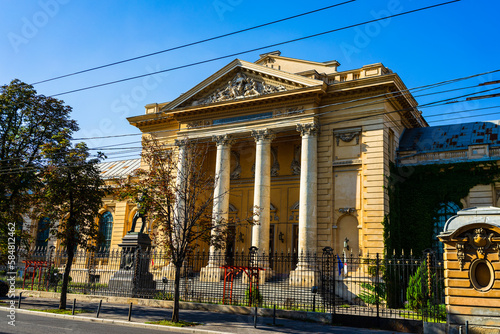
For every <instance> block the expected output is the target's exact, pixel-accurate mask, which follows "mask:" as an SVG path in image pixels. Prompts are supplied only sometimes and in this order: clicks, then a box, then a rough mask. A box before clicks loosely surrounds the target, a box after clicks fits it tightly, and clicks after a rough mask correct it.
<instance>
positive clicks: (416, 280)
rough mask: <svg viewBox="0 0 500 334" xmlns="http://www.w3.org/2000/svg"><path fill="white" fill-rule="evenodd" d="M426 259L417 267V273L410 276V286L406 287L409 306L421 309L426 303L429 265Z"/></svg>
mask: <svg viewBox="0 0 500 334" xmlns="http://www.w3.org/2000/svg"><path fill="white" fill-rule="evenodd" d="M425 263H426V262H425V261H424V262H422V264H421V265H420V266H419V267H418V268H417V271H416V272H415V274H413V275H412V276H411V277H410V282H409V283H408V288H407V289H406V298H407V301H408V304H407V308H408V309H410V310H413V311H419V310H422V309H423V308H424V305H426V294H427V288H426V287H427V283H426V281H427V267H426V265H425Z"/></svg>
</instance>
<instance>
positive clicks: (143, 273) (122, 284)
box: [108, 232, 156, 297]
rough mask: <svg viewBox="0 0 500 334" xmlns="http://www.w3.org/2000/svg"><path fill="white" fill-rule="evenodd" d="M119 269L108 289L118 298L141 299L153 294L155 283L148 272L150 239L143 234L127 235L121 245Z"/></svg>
mask: <svg viewBox="0 0 500 334" xmlns="http://www.w3.org/2000/svg"><path fill="white" fill-rule="evenodd" d="M118 246H120V247H121V248H122V251H121V259H120V269H119V270H118V271H117V272H116V273H115V274H114V275H113V277H111V278H110V280H109V285H108V287H109V289H110V290H111V291H112V292H113V293H116V294H117V295H120V296H129V297H141V296H147V295H150V294H151V293H154V291H155V290H156V283H155V281H154V280H153V275H152V274H151V273H150V272H149V263H150V261H151V259H150V256H149V254H150V253H149V251H150V249H151V239H150V238H149V236H148V235H147V234H143V233H135V232H132V233H127V234H126V235H125V236H124V237H123V239H122V243H121V244H119V245H118Z"/></svg>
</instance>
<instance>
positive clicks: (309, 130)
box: [296, 122, 319, 137]
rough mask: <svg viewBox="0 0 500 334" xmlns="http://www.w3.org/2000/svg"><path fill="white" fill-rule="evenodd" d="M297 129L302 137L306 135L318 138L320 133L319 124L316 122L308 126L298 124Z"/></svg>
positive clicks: (307, 124)
mask: <svg viewBox="0 0 500 334" xmlns="http://www.w3.org/2000/svg"><path fill="white" fill-rule="evenodd" d="M296 129H297V131H298V132H300V135H301V136H302V137H303V136H305V135H308V136H316V135H317V134H318V132H319V124H318V123H316V122H313V123H306V124H297V128H296Z"/></svg>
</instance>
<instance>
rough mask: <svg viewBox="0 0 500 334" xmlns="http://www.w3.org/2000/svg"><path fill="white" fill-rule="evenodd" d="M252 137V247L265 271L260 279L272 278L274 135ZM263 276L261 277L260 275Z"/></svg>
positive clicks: (256, 132) (257, 132)
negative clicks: (269, 258) (270, 263)
mask: <svg viewBox="0 0 500 334" xmlns="http://www.w3.org/2000/svg"><path fill="white" fill-rule="evenodd" d="M252 137H254V139H255V143H256V148H255V183H254V195H253V205H254V207H253V218H254V222H255V223H256V224H255V225H254V226H253V227H252V246H255V247H257V248H258V253H257V254H256V255H257V256H262V255H263V254H265V255H266V257H265V258H260V257H259V258H258V259H257V264H258V266H259V267H262V268H264V269H265V271H264V272H261V281H262V279H264V280H265V278H269V277H270V276H272V271H271V269H270V268H269V261H268V258H267V256H269V228H270V218H271V217H270V216H271V142H272V140H273V139H274V137H275V136H274V134H273V133H272V132H271V131H270V130H268V129H264V130H254V131H252ZM262 274H263V275H262Z"/></svg>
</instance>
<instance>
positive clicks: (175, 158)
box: [119, 138, 227, 322]
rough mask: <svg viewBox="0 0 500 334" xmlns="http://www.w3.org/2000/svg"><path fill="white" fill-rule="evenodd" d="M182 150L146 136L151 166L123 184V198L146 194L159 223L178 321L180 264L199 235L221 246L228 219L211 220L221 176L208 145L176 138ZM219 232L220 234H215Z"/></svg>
mask: <svg viewBox="0 0 500 334" xmlns="http://www.w3.org/2000/svg"><path fill="white" fill-rule="evenodd" d="M177 144H178V146H179V148H180V149H179V153H178V154H176V152H174V150H173V148H172V147H168V146H165V145H162V144H161V143H160V142H159V141H158V140H157V139H154V138H152V139H144V140H143V151H142V159H143V162H144V163H145V164H146V166H147V168H144V169H139V170H138V171H137V172H136V174H135V177H134V178H132V179H131V180H130V181H128V182H126V183H124V182H121V183H120V187H119V188H120V189H121V190H120V197H121V198H130V199H133V200H135V199H136V198H137V196H138V194H147V196H146V197H145V198H146V200H145V205H146V206H147V211H148V216H149V219H151V220H153V221H154V222H155V224H156V226H157V227H158V230H159V234H160V235H159V236H158V237H157V244H158V243H159V244H160V245H162V246H163V247H165V249H166V250H167V254H169V256H170V262H171V264H173V265H174V267H175V278H174V308H173V312H172V321H173V322H178V321H179V298H180V292H179V286H180V285H179V283H180V276H181V268H182V265H183V263H184V260H185V259H186V257H187V255H188V253H189V252H190V251H191V250H192V248H193V245H194V244H195V242H196V241H197V240H199V239H205V240H206V241H208V242H210V244H211V245H212V246H214V247H216V248H220V247H221V245H222V244H223V240H225V236H226V233H227V229H226V228H225V227H226V226H227V222H225V221H222V220H219V221H217V222H213V221H212V212H211V210H212V206H213V204H214V202H217V201H219V200H220V199H221V198H217V197H216V198H214V186H215V185H216V183H217V178H216V177H214V176H213V175H211V174H210V173H208V172H207V168H205V167H206V165H205V162H206V161H205V160H206V157H207V152H208V146H207V145H203V144H199V143H198V144H197V143H196V142H193V141H178V142H177ZM212 230H217V233H211V231H212Z"/></svg>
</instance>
